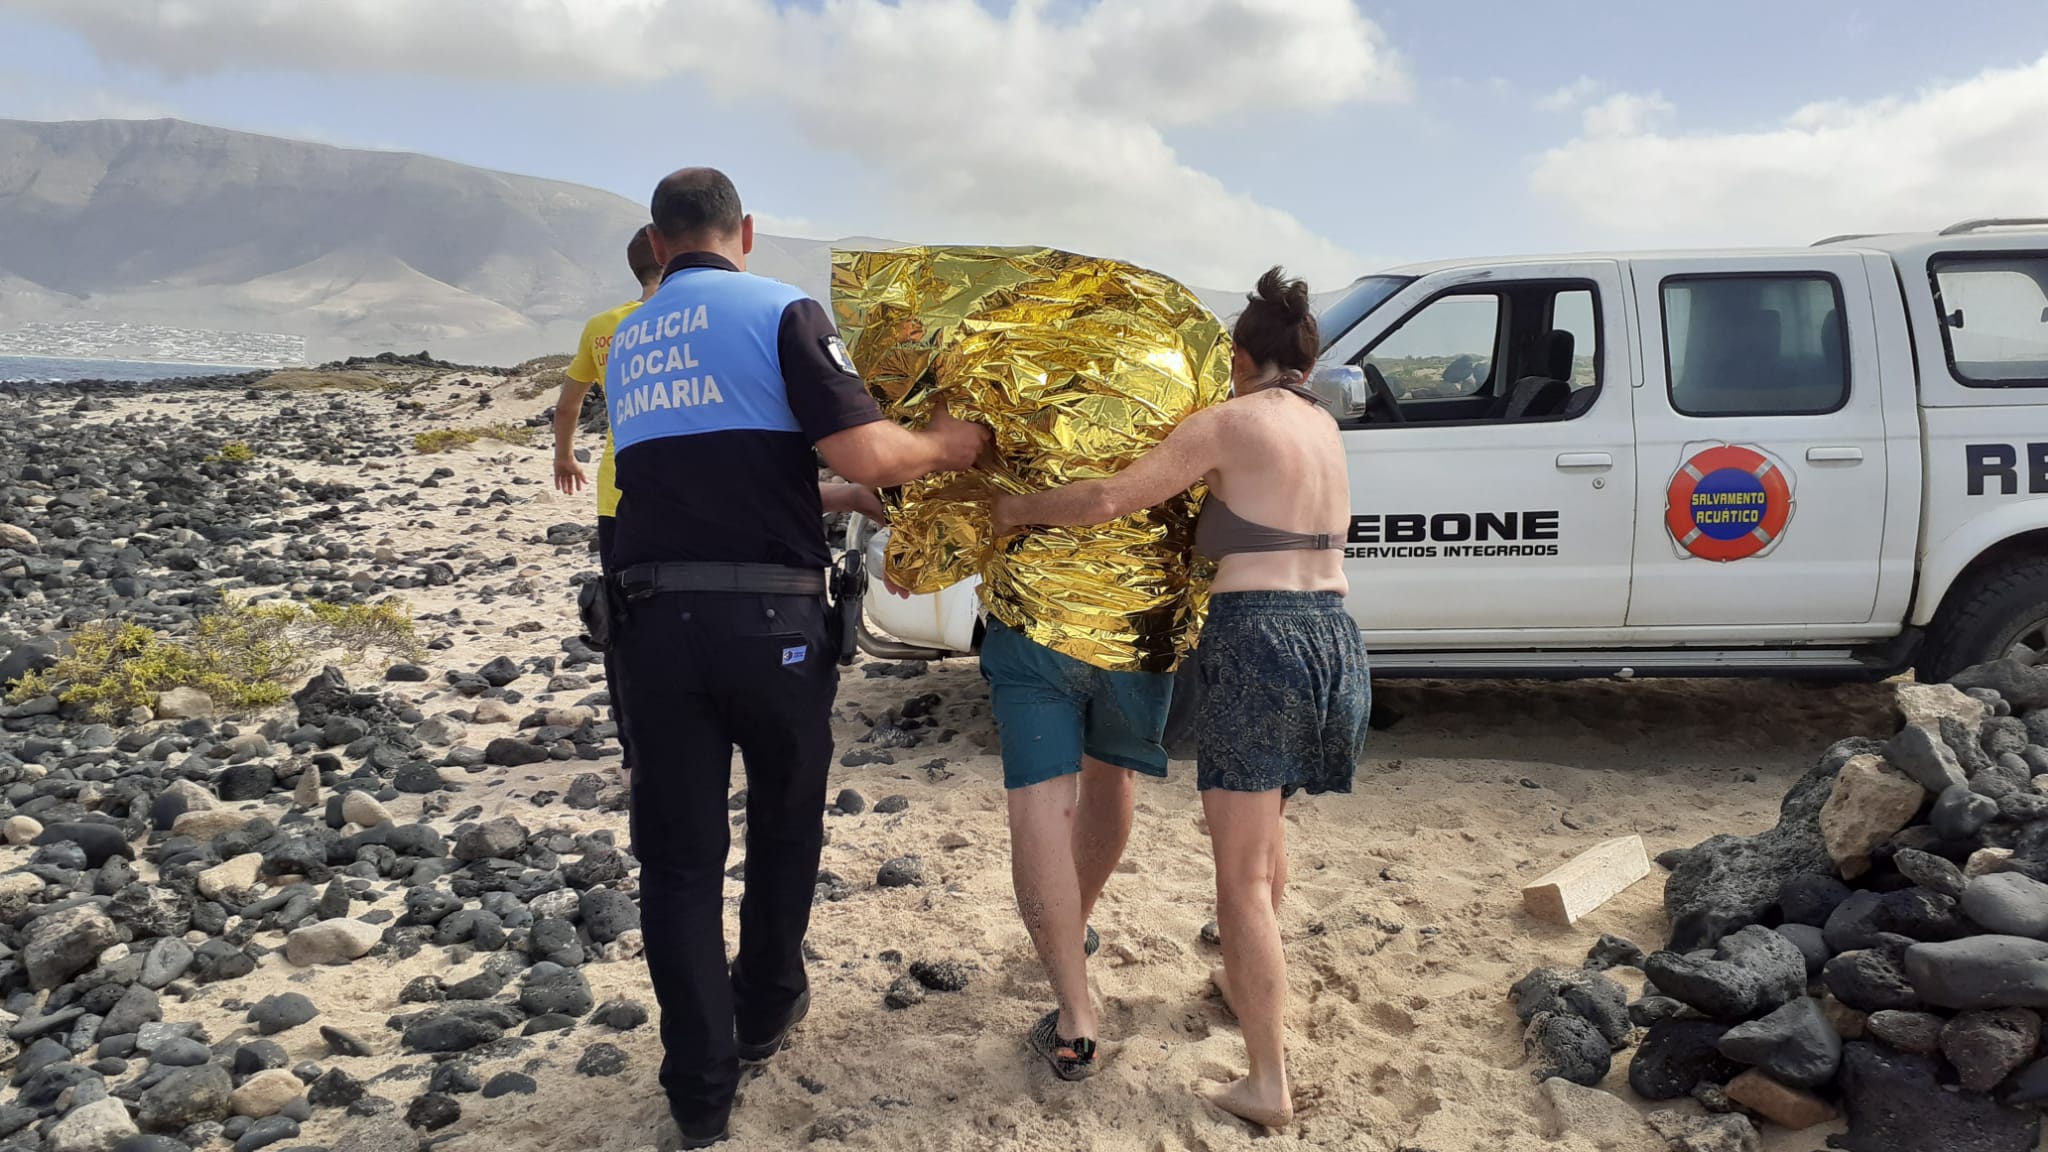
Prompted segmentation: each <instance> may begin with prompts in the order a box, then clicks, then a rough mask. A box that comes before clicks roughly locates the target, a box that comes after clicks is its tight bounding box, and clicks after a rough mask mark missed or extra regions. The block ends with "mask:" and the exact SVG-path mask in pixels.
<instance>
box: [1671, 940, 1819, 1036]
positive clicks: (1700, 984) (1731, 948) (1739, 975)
mask: <svg viewBox="0 0 2048 1152" xmlns="http://www.w3.org/2000/svg"><path fill="white" fill-rule="evenodd" d="M1643 971H1644V972H1645V973H1646V974H1648V976H1649V977H1650V980H1651V981H1652V982H1653V983H1655V984H1656V985H1657V988H1658V990H1659V991H1661V992H1663V993H1664V994H1665V995H1667V996H1671V997H1673V998H1675V999H1678V1000H1682V1001H1684V1002H1685V1003H1686V1004H1689V1005H1691V1006H1692V1007H1694V1008H1696V1009H1698V1010H1699V1011H1701V1012H1703V1013H1705V1014H1706V1015H1708V1016H1712V1017H1715V1018H1717V1019H1723V1020H1739V1019H1742V1018H1744V1017H1748V1016H1752V1015H1755V1014H1756V1013H1759V1012H1768V1011H1770V1010H1771V1009H1773V1008H1776V1007H1778V1006H1779V1005H1780V1004H1783V1003H1785V1002H1786V1001H1788V1000H1791V999H1792V998H1794V997H1796V996H1802V995H1804V994H1805V992H1806V957H1805V956H1804V955H1802V954H1801V953H1800V951H1799V948H1798V946H1797V945H1795V944H1793V943H1792V942H1791V941H1790V940H1787V939H1786V938H1785V937H1783V936H1780V935H1778V934H1777V933H1776V932H1773V931H1771V930H1770V929H1768V928H1763V927H1760V926H1757V925H1751V926H1749V927H1747V928H1743V929H1741V930H1740V931H1738V932H1736V933H1734V934H1733V935H1730V936H1726V937H1724V938H1722V940H1721V942H1720V943H1719V945H1717V946H1716V947H1715V949H1714V957H1713V959H1711V960H1708V959H1701V958H1698V957H1694V956H1687V955H1681V954H1679V953H1677V952H1659V953H1657V954H1656V955H1654V956H1651V957H1650V958H1649V959H1648V960H1647V961H1645V962H1644V965H1643Z"/></svg>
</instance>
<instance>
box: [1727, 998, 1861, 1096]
mask: <svg viewBox="0 0 2048 1152" xmlns="http://www.w3.org/2000/svg"><path fill="white" fill-rule="evenodd" d="M1720 1047H1721V1055H1723V1056H1726V1057H1728V1058H1729V1059H1730V1060H1733V1061H1735V1062H1736V1063H1738V1064H1748V1065H1752V1066H1754V1067H1756V1068H1760V1069H1762V1070H1763V1071H1764V1072H1765V1073H1767V1074H1769V1075H1770V1077H1771V1078H1772V1079H1774V1080H1777V1081H1779V1082H1780V1083H1783V1084H1788V1085H1791V1086H1792V1087H1795V1088H1818V1087H1820V1086H1821V1085H1823V1084H1826V1083H1827V1082H1828V1081H1830V1080H1832V1079H1834V1078H1835V1070H1836V1069H1837V1068H1839V1067H1840V1066H1841V1062H1842V1038H1841V1037H1840V1036H1837V1035H1836V1034H1835V1029H1834V1027H1833V1026H1832V1025H1830V1024H1829V1023H1828V1021H1827V1017H1825V1016H1823V1015H1822V1014H1821V1010H1820V1002H1819V1001H1818V1000H1815V999H1814V998H1812V997H1811V996H1800V997H1797V998H1795V999H1793V1000H1791V1001H1789V1002H1787V1003H1786V1004H1785V1005H1784V1006H1783V1007H1781V1008H1779V1009H1777V1010H1776V1011H1774V1012H1772V1013H1771V1014H1770V1015H1768V1016H1765V1017H1764V1018H1763V1019H1761V1020H1751V1021H1749V1022H1747V1023H1743V1024H1737V1025H1736V1026H1735V1027H1733V1028H1730V1029H1729V1030H1728V1031H1727V1033H1726V1034H1724V1035H1723V1036H1722V1037H1721V1045H1720Z"/></svg>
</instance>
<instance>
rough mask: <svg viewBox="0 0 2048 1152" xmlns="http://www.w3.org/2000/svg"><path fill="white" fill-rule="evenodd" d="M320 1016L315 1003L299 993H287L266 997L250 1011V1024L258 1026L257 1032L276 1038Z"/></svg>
mask: <svg viewBox="0 0 2048 1152" xmlns="http://www.w3.org/2000/svg"><path fill="white" fill-rule="evenodd" d="M318 1015H320V1009H318V1008H316V1007H314V1006H313V1002H312V1001H311V1000H309V999H307V998H306V997H305V996H303V995H301V994H299V993H297V992H285V993H281V994H279V995H276V996H266V997H264V998H263V999H262V1000H260V1001H258V1002H257V1004H256V1006H255V1007H254V1008H251V1009H249V1015H248V1020H249V1023H251V1024H254V1025H256V1031H257V1032H259V1033H261V1034H262V1035H265V1036H275V1035H277V1034H278V1033H279V1032H283V1031H285V1030H287V1029H291V1028H297V1027H298V1026H299V1025H301V1024H305V1023H308V1022H310V1021H311V1020H312V1019H313V1018H314V1017H315V1016H318Z"/></svg>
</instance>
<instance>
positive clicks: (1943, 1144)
mask: <svg viewBox="0 0 2048 1152" xmlns="http://www.w3.org/2000/svg"><path fill="white" fill-rule="evenodd" d="M1937 1068H1938V1065H1937V1063H1936V1061H1935V1060H1934V1058H1933V1057H1930V1056H1922V1055H1918V1054H1915V1053H1908V1052H1892V1051H1889V1050H1887V1049H1885V1048H1884V1047H1883V1046H1881V1045H1877V1044H1867V1043H1855V1044H1849V1045H1846V1046H1845V1047H1844V1048H1843V1050H1842V1078H1841V1088H1842V1096H1843V1103H1844V1107H1845V1109H1846V1111H1847V1112H1848V1118H1849V1131H1848V1134H1847V1135H1845V1136H1836V1137H1831V1138H1830V1139H1829V1141H1828V1143H1829V1145H1830V1146H1831V1147H1834V1148H1839V1149H1844V1150H1845V1152H1930V1150H1932V1149H1937V1148H1938V1149H1940V1150H1941V1152H2032V1150H2033V1149H2034V1148H2035V1146H2036V1145H2038V1144H2039V1143H2040V1139H2041V1118H2040V1116H2039V1114H2037V1113H2033V1112H2023V1111H2020V1110H2017V1109H2014V1108H2009V1107H2006V1106H2004V1105H2002V1104H1999V1103H1998V1102H1997V1101H1995V1100H1993V1099H1992V1098H1991V1097H1989V1096H1983V1095H1979V1094H1977V1093H1974V1092H1956V1091H1951V1090H1949V1089H1946V1088H1944V1087H1943V1086H1942V1084H1941V1081H1940V1079H1939V1076H1938V1074H1937Z"/></svg>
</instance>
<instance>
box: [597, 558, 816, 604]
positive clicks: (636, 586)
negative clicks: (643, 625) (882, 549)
mask: <svg viewBox="0 0 2048 1152" xmlns="http://www.w3.org/2000/svg"><path fill="white" fill-rule="evenodd" d="M619 588H620V590H621V591H623V592H624V593H625V594H626V595H627V596H628V597H629V598H637V597H640V596H651V595H654V594H655V593H657V592H755V593H764V594H767V595H774V596H822V595H824V594H825V573H824V572H823V571H821V570H819V569H816V568H787V567H784V566H783V565H780V564H713V563H670V564H635V565H634V566H633V567H631V568H628V569H626V570H625V571H624V572H621V573H619Z"/></svg>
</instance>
